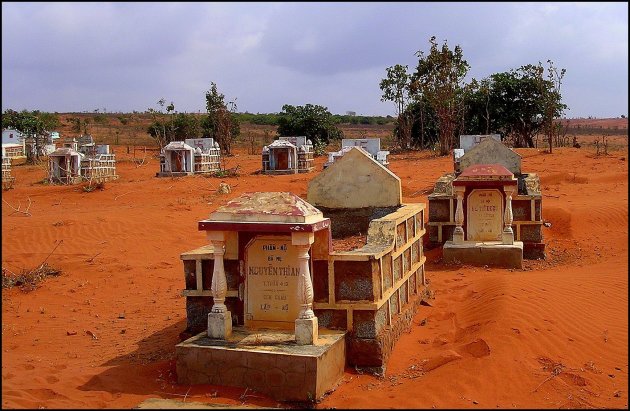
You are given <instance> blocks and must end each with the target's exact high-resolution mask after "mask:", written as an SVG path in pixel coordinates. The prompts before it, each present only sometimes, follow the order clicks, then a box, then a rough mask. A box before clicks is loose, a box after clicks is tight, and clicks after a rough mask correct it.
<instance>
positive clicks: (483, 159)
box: [459, 138, 521, 175]
mask: <svg viewBox="0 0 630 411" xmlns="http://www.w3.org/2000/svg"><path fill="white" fill-rule="evenodd" d="M476 164H501V165H502V166H504V167H505V168H507V169H508V170H509V171H510V172H511V173H512V174H515V175H520V174H521V156H520V155H519V154H517V153H515V152H514V151H512V150H510V149H509V148H508V147H506V146H505V145H504V144H503V143H501V142H500V141H497V140H495V139H491V138H488V139H485V140H483V141H482V142H481V143H479V144H478V145H476V146H475V147H473V148H471V149H470V150H469V151H467V152H466V153H465V154H464V155H463V156H462V157H460V159H459V167H460V169H461V170H466V169H467V168H468V167H471V166H474V165H476Z"/></svg>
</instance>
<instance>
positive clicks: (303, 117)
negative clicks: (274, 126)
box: [277, 104, 343, 146]
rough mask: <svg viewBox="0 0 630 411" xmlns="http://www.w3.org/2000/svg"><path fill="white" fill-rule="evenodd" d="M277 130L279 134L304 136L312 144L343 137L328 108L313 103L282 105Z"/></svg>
mask: <svg viewBox="0 0 630 411" xmlns="http://www.w3.org/2000/svg"><path fill="white" fill-rule="evenodd" d="M277 132H278V135H280V136H306V137H307V138H308V139H309V140H311V142H312V143H313V145H314V146H316V145H318V144H319V145H321V144H324V145H327V144H328V143H329V142H330V141H331V140H338V139H341V138H343V132H342V131H341V130H340V129H339V128H338V127H337V125H336V124H335V120H334V118H333V115H332V114H331V113H330V112H329V111H328V108H327V107H324V106H319V105H314V104H306V105H304V106H292V105H290V104H285V105H284V106H282V112H280V113H279V118H278V130H277Z"/></svg>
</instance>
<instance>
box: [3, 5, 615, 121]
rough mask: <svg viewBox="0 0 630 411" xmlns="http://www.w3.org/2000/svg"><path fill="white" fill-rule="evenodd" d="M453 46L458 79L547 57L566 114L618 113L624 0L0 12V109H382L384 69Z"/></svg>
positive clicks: (6, 8)
mask: <svg viewBox="0 0 630 411" xmlns="http://www.w3.org/2000/svg"><path fill="white" fill-rule="evenodd" d="M432 35H435V36H436V39H437V41H438V42H439V43H442V42H443V41H445V40H446V41H448V44H449V46H450V47H451V48H452V47H454V46H455V45H457V44H459V45H460V46H461V47H462V49H463V52H464V57H465V58H466V59H467V60H468V62H469V64H470V66H471V70H470V72H469V78H472V77H475V78H478V79H480V78H483V77H486V76H489V75H490V74H493V73H496V72H501V71H507V70H510V69H515V68H518V67H519V66H521V65H525V64H536V63H537V62H538V61H541V62H543V63H544V62H546V60H547V59H551V60H553V61H554V63H555V64H556V66H558V67H564V68H566V69H567V74H566V77H565V80H564V83H563V86H562V87H563V88H562V91H563V95H564V96H565V102H566V103H567V104H568V105H569V106H570V108H571V110H570V111H568V112H567V115H569V116H587V115H594V116H600V117H602V116H618V115H620V114H627V89H628V82H627V78H628V51H627V47H628V41H627V38H628V15H627V5H626V4H624V3H596V4H595V3H79V4H71V3H6V2H4V3H2V108H3V110H4V109H6V108H16V109H22V108H28V109H34V108H39V109H42V110H48V111H70V110H75V111H83V110H88V111H92V110H93V109H95V108H107V109H108V110H110V111H113V110H119V111H131V110H145V109H146V108H147V107H155V103H156V101H157V100H158V99H159V98H161V97H165V98H166V99H167V100H169V101H174V102H175V105H176V108H177V109H178V110H180V111H197V110H203V109H204V106H205V104H204V93H205V90H207V89H208V88H209V86H210V82H211V81H214V82H215V83H217V85H218V87H219V90H220V91H221V92H222V93H224V94H225V95H226V99H228V100H233V99H236V102H237V104H238V109H239V111H250V112H277V111H280V110H281V108H282V105H283V104H294V105H302V104H306V103H313V104H321V105H324V106H327V107H328V108H329V109H330V111H332V112H335V113H343V112H345V111H346V110H352V111H356V112H358V113H363V114H368V115H374V114H392V113H393V105H392V104H391V103H383V102H381V101H380V96H381V91H380V89H379V87H378V84H379V82H380V79H381V78H383V77H384V75H385V68H386V67H388V66H391V65H394V64H397V63H399V64H406V65H408V66H409V70H410V71H413V69H414V68H415V65H416V64H417V57H415V56H414V53H415V52H416V51H418V50H423V51H425V52H428V49H429V42H428V40H429V38H430V37H431V36H432Z"/></svg>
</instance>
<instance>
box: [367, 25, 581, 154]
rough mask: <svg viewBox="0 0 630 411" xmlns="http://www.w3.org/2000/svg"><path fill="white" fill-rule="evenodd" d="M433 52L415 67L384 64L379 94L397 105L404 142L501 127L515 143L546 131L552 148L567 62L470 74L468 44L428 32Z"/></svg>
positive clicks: (444, 141)
mask: <svg viewBox="0 0 630 411" xmlns="http://www.w3.org/2000/svg"><path fill="white" fill-rule="evenodd" d="M429 44H430V46H429V52H428V53H425V52H424V51H418V52H416V53H415V55H416V56H417V57H418V64H417V66H416V69H415V71H414V72H411V73H410V72H408V66H406V65H404V66H403V65H400V64H396V65H394V66H391V67H388V68H386V78H384V79H382V80H381V82H380V84H379V86H380V89H381V91H382V92H383V94H382V96H381V101H391V102H393V103H394V105H395V108H396V115H397V121H396V128H395V130H394V136H395V137H396V140H397V141H398V144H399V145H400V146H401V147H402V148H403V149H410V148H437V149H438V150H439V152H440V154H442V155H444V154H447V153H449V152H450V151H451V150H452V149H453V148H456V147H457V146H458V138H457V137H458V136H459V135H461V134H491V133H492V134H496V133H498V134H501V135H502V136H503V137H504V138H505V139H507V140H508V141H510V142H511V143H512V144H513V145H514V146H515V147H534V140H533V138H534V136H535V135H536V134H538V133H543V134H544V135H545V138H546V140H547V142H548V144H549V150H550V151H551V150H552V146H553V144H552V141H553V138H554V137H555V136H557V135H558V133H559V132H560V127H561V126H560V125H559V123H558V122H557V121H555V120H556V119H558V118H559V117H560V116H562V114H563V113H564V110H565V109H567V108H568V107H567V105H566V104H564V103H562V95H561V92H560V89H561V85H562V80H563V78H564V75H565V73H566V70H565V69H559V68H557V67H556V66H555V65H554V63H553V61H551V60H547V67H546V68H545V67H544V66H543V65H542V63H540V62H539V63H538V64H536V65H534V64H528V65H524V66H521V67H519V68H517V69H512V70H509V71H507V72H503V73H495V74H492V75H490V76H489V77H486V78H484V79H482V80H476V79H472V80H471V81H469V82H466V81H465V78H466V75H467V74H468V71H469V69H470V65H469V64H468V62H467V61H466V60H465V59H464V56H463V51H462V48H461V47H460V46H459V45H456V46H455V47H454V48H453V49H451V48H449V46H448V43H447V42H446V41H444V43H443V44H442V45H441V46H440V45H439V44H438V42H437V41H436V38H435V36H433V37H431V38H430V39H429Z"/></svg>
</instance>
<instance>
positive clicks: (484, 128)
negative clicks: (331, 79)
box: [2, 36, 567, 155]
mask: <svg viewBox="0 0 630 411" xmlns="http://www.w3.org/2000/svg"><path fill="white" fill-rule="evenodd" d="M429 44H430V46H429V52H428V53H425V52H424V51H418V52H416V53H415V55H416V56H417V57H418V64H417V66H416V69H415V71H414V72H409V71H408V66H403V65H400V64H396V65H394V66H391V67H387V68H386V78H384V79H382V80H381V82H380V84H379V85H380V89H381V91H382V96H381V101H391V102H393V103H394V104H395V111H396V117H395V118H394V117H391V116H385V117H383V116H354V115H353V116H351V115H345V116H343V115H333V114H332V113H330V111H328V108H327V107H324V106H321V105H315V104H305V105H303V106H293V105H289V104H285V105H284V106H282V111H280V112H278V113H271V114H252V113H238V112H237V106H236V99H234V100H232V101H226V99H225V96H224V95H223V94H222V93H220V92H219V91H218V89H217V85H216V84H215V83H214V82H211V83H210V89H209V90H207V91H206V93H205V100H206V101H205V102H206V113H204V114H194V113H181V112H177V110H176V109H175V104H174V103H173V102H170V103H169V104H166V100H165V99H164V98H162V99H160V100H159V101H158V102H157V107H156V108H148V109H147V111H146V113H147V114H148V115H149V116H150V118H151V124H150V125H149V126H148V128H147V130H146V131H147V133H148V134H149V135H150V136H151V137H153V138H154V139H155V141H156V142H157V144H158V145H159V146H160V147H163V146H164V145H166V144H168V143H169V142H171V141H181V140H184V139H186V138H198V137H211V138H214V140H215V141H216V142H217V143H218V144H219V146H220V147H221V150H222V152H223V153H224V154H227V155H230V154H231V152H232V143H233V142H234V141H235V140H236V138H238V137H239V135H240V124H241V123H242V122H250V123H253V124H265V125H274V126H276V127H277V134H278V135H279V136H295V135H304V136H307V137H308V138H309V139H310V140H311V141H312V142H313V144H314V145H315V146H319V147H321V146H325V145H327V144H328V143H329V142H330V141H331V140H337V139H341V138H343V132H342V131H341V129H340V128H339V127H338V125H339V124H342V123H345V124H379V125H384V124H388V123H394V124H395V128H394V131H393V133H394V137H395V139H396V141H397V143H398V144H399V145H400V147H401V148H402V149H412V148H420V149H424V148H433V149H437V150H438V151H439V152H440V154H442V155H444V154H447V153H449V152H450V151H451V150H452V149H453V148H456V147H457V145H458V136H459V135H461V134H490V133H500V134H501V135H502V136H503V137H504V138H505V139H507V140H509V141H510V142H511V143H512V144H513V145H514V146H515V147H533V146H534V140H533V138H534V136H535V135H536V134H538V133H543V134H544V135H545V137H546V140H547V141H548V144H549V149H550V150H551V148H552V141H553V137H554V136H557V135H558V133H559V132H560V127H561V124H560V123H559V122H557V121H555V120H556V119H558V118H559V117H560V116H561V115H562V114H563V113H564V110H565V109H567V106H566V105H565V104H564V103H562V95H561V93H560V88H561V84H562V80H563V77H564V75H565V72H566V70H565V69H558V68H557V67H555V65H554V64H553V62H552V61H551V60H548V61H547V64H548V66H547V67H546V68H545V67H544V66H543V65H542V64H541V63H540V62H539V63H538V64H537V65H534V64H528V65H524V66H521V67H519V68H517V69H512V70H509V71H507V72H502V73H495V74H492V75H490V76H488V77H486V78H484V79H482V80H476V79H472V80H471V81H469V82H466V81H465V78H466V75H467V73H468V71H469V69H470V65H469V64H468V62H467V61H466V60H465V59H464V56H463V51H462V49H461V47H460V46H459V45H457V46H455V47H454V48H453V49H450V48H449V46H448V44H447V42H446V41H444V43H443V44H442V45H439V44H438V42H437V41H436V38H435V36H433V37H431V38H430V40H429ZM134 114H135V112H134ZM118 118H119V119H120V121H121V123H123V124H125V123H124V121H127V120H128V119H127V118H126V117H118ZM97 120H98V121H97ZM69 121H71V122H72V124H73V130H76V131H77V132H81V131H83V132H85V133H87V126H88V119H84V120H81V119H80V118H79V117H76V118H70V119H69ZM94 121H95V122H102V121H103V119H100V118H94ZM58 124H59V121H58V119H57V116H56V114H51V113H45V112H39V111H33V112H29V111H27V110H24V111H22V112H16V111H14V110H10V109H9V110H7V111H5V112H4V113H3V115H2V127H3V129H4V128H15V129H17V130H19V131H21V132H23V133H26V134H28V135H33V134H37V133H39V134H41V133H43V132H44V131H45V130H52V129H54V128H55V127H57V126H58Z"/></svg>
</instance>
